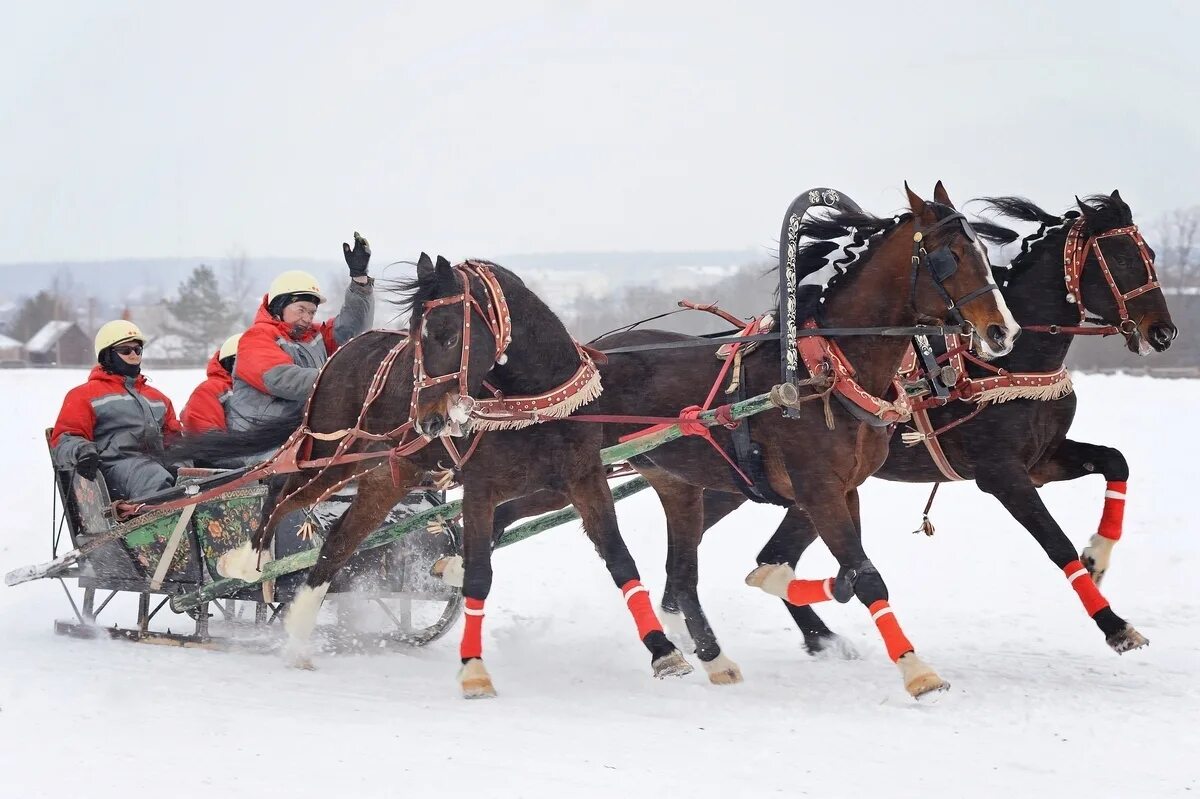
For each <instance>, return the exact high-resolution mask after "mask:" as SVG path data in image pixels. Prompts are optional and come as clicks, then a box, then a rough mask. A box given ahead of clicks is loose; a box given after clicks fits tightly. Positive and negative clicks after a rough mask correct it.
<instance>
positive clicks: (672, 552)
mask: <svg viewBox="0 0 1200 799" xmlns="http://www.w3.org/2000/svg"><path fill="white" fill-rule="evenodd" d="M659 499H660V500H661V499H662V497H661V496H660V497H659ZM745 501H746V499H745V497H743V496H741V495H740V494H728V493H725V492H723V491H713V490H711V489H705V490H704V492H703V512H704V521H703V525H704V526H703V533H707V532H708V531H709V530H710V529H712V527H713V525H715V524H716V523H717V522H719V521H721V519H724V518H725V517H726V516H728V515H729V514H730V513H733V511H735V510H737V509H738V508H739V507H741V505H742V503H743V502H745ZM664 507H665V506H664ZM668 521H669V520H668ZM703 533H701V535H703ZM697 545H698V544H697ZM675 559H676V544H675V536H673V535H670V534H669V532H668V535H667V571H666V574H667V579H666V585H665V586H664V587H663V595H662V601H661V602H660V603H659V607H658V609H659V613H660V617H661V618H662V621H663V625H664V626H665V627H666V628H667V634H668V635H669V636H670V638H671V640H672V641H678V642H679V643H680V645H681V646H683V647H684V648H685V649H689V648H690V649H691V650H692V651H693V652H694V651H696V643H695V641H693V640H692V635H691V633H690V632H688V627H687V623H686V622H685V621H684V618H683V614H681V613H680V612H679V600H678V598H677V597H676V589H675V583H674V576H673V575H675V574H677V573H678V570H677V567H676V566H675Z"/></svg>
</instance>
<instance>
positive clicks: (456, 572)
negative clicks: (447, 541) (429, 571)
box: [433, 555, 467, 588]
mask: <svg viewBox="0 0 1200 799" xmlns="http://www.w3.org/2000/svg"><path fill="white" fill-rule="evenodd" d="M439 565H440V566H441V571H440V572H439V571H437V569H438V566H439ZM433 568H434V574H436V575H437V576H438V577H441V578H442V582H444V583H445V584H446V585H452V586H454V587H455V588H462V587H463V581H464V580H465V579H466V576H467V573H466V572H465V571H463V559H462V555H451V556H450V557H448V558H442V559H441V560H439V561H438V562H437V563H435V564H434V565H433Z"/></svg>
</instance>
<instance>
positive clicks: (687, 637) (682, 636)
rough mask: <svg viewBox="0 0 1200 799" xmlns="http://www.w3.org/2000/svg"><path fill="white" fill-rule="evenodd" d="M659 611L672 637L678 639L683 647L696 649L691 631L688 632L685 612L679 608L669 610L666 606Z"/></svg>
mask: <svg viewBox="0 0 1200 799" xmlns="http://www.w3.org/2000/svg"><path fill="white" fill-rule="evenodd" d="M658 613H659V618H660V619H662V623H663V626H664V627H666V631H667V635H668V636H669V637H670V639H671V640H672V641H678V642H679V646H680V647H681V648H683V649H685V650H690V651H693V652H694V651H695V650H696V642H695V641H693V640H692V636H691V633H689V632H688V628H687V623H686V621H685V620H684V618H683V614H682V613H680V612H679V610H678V609H675V610H669V609H667V608H664V607H660V608H659V609H658Z"/></svg>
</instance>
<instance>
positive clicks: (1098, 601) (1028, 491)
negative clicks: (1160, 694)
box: [975, 462, 1149, 654]
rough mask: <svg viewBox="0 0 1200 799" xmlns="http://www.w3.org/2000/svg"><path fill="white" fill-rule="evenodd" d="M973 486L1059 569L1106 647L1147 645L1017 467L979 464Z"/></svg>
mask: <svg viewBox="0 0 1200 799" xmlns="http://www.w3.org/2000/svg"><path fill="white" fill-rule="evenodd" d="M975 484H976V485H978V486H979V488H980V489H982V490H983V491H986V492H987V493H989V494H991V495H992V496H994V497H995V498H996V499H998V500H1000V504H1002V505H1003V506H1004V508H1005V509H1006V510H1007V511H1008V512H1009V513H1010V514H1012V517H1013V518H1014V519H1016V520H1017V521H1018V522H1020V523H1021V525H1022V526H1023V527H1024V528H1025V529H1026V530H1028V531H1029V533H1030V535H1032V536H1033V538H1034V540H1035V541H1037V542H1038V544H1039V545H1040V546H1041V547H1042V549H1043V550H1045V552H1046V555H1047V556H1048V557H1049V558H1050V560H1051V561H1053V563H1054V565H1055V566H1057V567H1058V568H1060V569H1062V571H1063V574H1064V575H1066V578H1067V581H1068V582H1069V583H1070V585H1071V587H1072V588H1073V589H1075V593H1076V594H1078V595H1079V600H1080V602H1082V603H1083V608H1084V610H1086V611H1087V614H1088V615H1089V616H1091V617H1092V620H1093V621H1095V622H1096V626H1097V627H1099V628H1100V630H1101V632H1103V633H1104V637H1105V639H1106V640H1107V641H1108V645H1109V646H1110V647H1112V648H1113V649H1114V650H1115V651H1116V652H1117V653H1118V654H1120V653H1124V652H1127V651H1129V650H1131V649H1138V648H1139V647H1143V646H1145V645H1146V644H1148V643H1149V641H1148V640H1146V638H1145V636H1143V635H1142V634H1141V633H1139V632H1138V631H1137V630H1135V629H1134V628H1133V625H1131V624H1129V623H1128V622H1126V621H1125V620H1124V619H1122V618H1121V617H1120V616H1118V615H1117V614H1116V613H1114V612H1113V610H1112V608H1111V607H1110V606H1109V604H1108V600H1107V599H1105V598H1104V596H1103V595H1102V594H1101V593H1100V589H1099V588H1098V587H1097V586H1096V584H1095V583H1094V582H1093V581H1092V580H1090V579H1087V569H1086V568H1084V565H1083V564H1082V563H1081V562H1080V561H1079V558H1078V557H1076V555H1075V548H1074V547H1073V546H1072V545H1071V539H1069V538H1067V535H1066V533H1064V532H1063V531H1062V528H1061V527H1059V526H1058V522H1056V521H1055V520H1054V517H1053V516H1051V515H1050V511H1048V510H1047V509H1046V506H1045V504H1043V503H1042V498H1041V497H1040V496H1038V492H1037V488H1035V487H1034V483H1033V479H1032V478H1031V477H1030V475H1029V473H1028V472H1026V471H1025V469H1024V468H1023V467H1022V466H1021V465H1020V464H1017V463H1010V462H1001V463H987V464H980V465H979V466H978V467H977V468H976V473H975Z"/></svg>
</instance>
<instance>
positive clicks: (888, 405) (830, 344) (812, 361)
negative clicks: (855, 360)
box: [796, 319, 912, 424]
mask: <svg viewBox="0 0 1200 799" xmlns="http://www.w3.org/2000/svg"><path fill="white" fill-rule="evenodd" d="M804 328H805V329H806V330H816V329H817V328H818V325H817V323H816V320H814V319H809V320H808V321H806V322H805V323H804ZM796 348H797V349H798V350H799V351H800V358H801V360H803V361H804V366H805V368H806V369H808V372H809V374H811V375H816V374H817V373H818V372H820V371H822V370H826V369H827V370H829V372H830V374H832V376H833V379H834V384H833V390H834V391H836V392H837V393H839V394H841V395H842V396H843V397H845V398H846V399H848V400H850V401H851V402H853V403H854V404H855V405H857V406H858V407H859V408H862V409H863V410H864V411H866V412H867V413H869V414H872V415H873V416H878V417H879V418H880V419H882V420H883V421H885V422H888V423H891V424H896V423H897V422H906V421H908V419H909V417H910V416H911V415H912V410H911V408H910V407H909V403H908V395H907V394H905V393H904V392H903V391H897V396H896V401H895V402H889V401H888V400H885V399H883V398H882V397H876V396H875V395H874V394H871V393H870V392H868V391H867V390H866V389H864V388H863V387H862V386H861V385H860V384H859V382H858V380H857V379H856V375H855V373H854V367H853V366H851V365H850V362H849V360H847V358H846V355H845V353H843V352H842V348H841V347H839V346H838V345H837V342H836V341H831V340H829V339H827V338H825V337H823V336H803V337H801V338H800V339H799V341H797V343H796Z"/></svg>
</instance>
